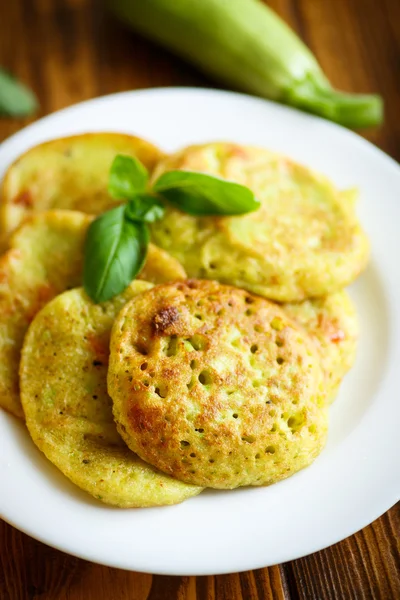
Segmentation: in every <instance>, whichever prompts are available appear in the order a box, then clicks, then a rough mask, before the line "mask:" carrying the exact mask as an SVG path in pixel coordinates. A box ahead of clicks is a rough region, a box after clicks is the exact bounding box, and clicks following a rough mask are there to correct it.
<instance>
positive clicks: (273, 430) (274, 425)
mask: <svg viewBox="0 0 400 600" xmlns="http://www.w3.org/2000/svg"><path fill="white" fill-rule="evenodd" d="M277 429H278V428H277V426H276V423H274V424H273V425H272V427H271V429H270V432H271V433H275V431H276V430H277Z"/></svg>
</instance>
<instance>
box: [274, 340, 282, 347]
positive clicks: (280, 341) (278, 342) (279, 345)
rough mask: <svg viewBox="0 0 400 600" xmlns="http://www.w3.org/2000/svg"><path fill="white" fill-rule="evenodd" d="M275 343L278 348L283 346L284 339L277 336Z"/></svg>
mask: <svg viewBox="0 0 400 600" xmlns="http://www.w3.org/2000/svg"><path fill="white" fill-rule="evenodd" d="M275 344H276V345H277V346H278V348H282V346H283V340H282V339H281V338H276V340H275Z"/></svg>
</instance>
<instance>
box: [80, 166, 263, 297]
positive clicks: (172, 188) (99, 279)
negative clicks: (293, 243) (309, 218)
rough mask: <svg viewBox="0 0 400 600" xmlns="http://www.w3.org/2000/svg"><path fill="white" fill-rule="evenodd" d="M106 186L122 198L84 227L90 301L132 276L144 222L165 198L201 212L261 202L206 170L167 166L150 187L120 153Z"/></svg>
mask: <svg viewBox="0 0 400 600" xmlns="http://www.w3.org/2000/svg"><path fill="white" fill-rule="evenodd" d="M108 191H109V194H110V196H112V197H113V198H116V199H117V200H125V201H126V203H125V204H123V205H120V206H117V207H116V208H113V209H111V210H109V211H107V212H105V213H103V214H102V215H100V216H99V217H97V218H96V219H95V220H94V221H93V222H92V223H91V224H90V226H89V229H88V234H87V238H86V243H85V258H84V269H83V285H84V288H85V290H86V293H87V294H88V295H89V296H90V298H92V300H93V301H94V302H105V301H107V300H110V299H111V298H113V297H114V296H116V295H117V294H119V293H120V292H122V291H123V290H124V289H125V288H126V287H127V285H128V284H129V283H130V282H131V281H132V280H133V279H135V277H136V275H137V274H138V273H139V272H140V270H141V269H142V267H143V264H144V262H145V260H146V255H147V248H148V245H149V239H150V233H149V227H148V223H153V222H154V221H157V220H159V219H162V218H163V216H164V213H165V205H166V203H167V204H168V203H169V204H171V205H173V206H174V207H175V208H177V209H179V210H181V211H182V212H185V213H187V214H190V215H194V216H202V217H204V216H221V215H225V216H228V215H242V214H245V213H248V212H252V211H254V210H257V209H258V208H259V206H260V203H259V201H258V200H257V199H256V198H255V197H254V194H253V193H252V192H251V190H249V189H248V188H246V187H244V186H243V185H239V184H238V183H233V182H231V181H225V180H224V179H220V178H218V177H213V176H211V175H206V174H205V173H196V172H192V171H168V172H166V173H163V174H162V175H161V176H160V177H159V178H158V179H157V180H156V181H155V183H154V184H153V186H152V187H151V188H150V186H149V174H148V171H147V169H146V167H145V166H144V165H143V164H142V163H141V162H140V161H139V160H138V159H137V158H132V157H130V156H123V155H117V156H116V157H115V159H114V162H113V164H112V165H111V170H110V174H109V181H108Z"/></svg>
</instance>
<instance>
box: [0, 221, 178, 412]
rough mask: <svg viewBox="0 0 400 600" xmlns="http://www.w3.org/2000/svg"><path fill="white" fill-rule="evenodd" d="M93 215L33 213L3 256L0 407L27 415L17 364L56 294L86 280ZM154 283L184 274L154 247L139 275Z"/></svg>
mask: <svg viewBox="0 0 400 600" xmlns="http://www.w3.org/2000/svg"><path fill="white" fill-rule="evenodd" d="M91 220H92V217H90V216H89V215H85V214H83V213H80V212H76V211H63V210H55V211H46V212H43V213H38V214H37V215H35V216H32V217H31V218H30V219H28V220H27V222H26V223H25V224H24V225H22V226H21V227H20V228H19V229H18V230H17V231H16V232H15V233H14V234H13V235H12V236H11V239H10V246H11V247H10V249H9V250H8V251H7V252H6V253H5V254H4V255H3V256H2V257H1V258H0V407H2V408H5V409H6V410H8V411H9V412H10V413H12V414H14V415H16V416H18V417H23V411H22V407H21V403H20V400H19V391H18V365H19V360H20V352H21V347H22V342H23V338H24V335H25V333H26V330H27V329H28V326H29V324H30V322H31V321H32V319H33V317H34V316H35V315H36V313H37V312H38V311H39V310H40V309H41V308H42V307H43V306H44V305H45V304H46V303H47V302H49V301H50V300H51V299H52V298H54V296H56V295H57V294H60V293H61V292H63V291H65V290H67V289H70V288H73V287H76V286H79V285H81V284H82V264H83V245H84V240H85V236H86V231H87V228H88V226H89V223H90V222H91ZM139 278H140V279H145V278H148V279H149V280H151V281H152V282H154V283H163V282H164V281H169V280H177V279H183V278H185V272H184V270H183V268H182V267H181V265H180V264H179V263H178V261H177V260H176V259H174V258H172V257H171V256H169V255H168V254H167V253H166V252H164V251H163V250H161V249H160V248H157V247H156V246H153V245H150V246H149V252H148V257H147V261H146V263H145V265H144V267H143V270H142V272H141V273H140V274H139Z"/></svg>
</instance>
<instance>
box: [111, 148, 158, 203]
mask: <svg viewBox="0 0 400 600" xmlns="http://www.w3.org/2000/svg"><path fill="white" fill-rule="evenodd" d="M148 180H149V173H148V171H147V169H146V167H145V166H144V165H143V164H142V163H141V162H140V160H138V159H137V158H134V157H132V156H124V155H122V154H117V156H116V157H115V158H114V161H113V163H112V165H111V169H110V175H109V178H108V192H109V194H110V196H112V197H113V198H117V199H118V200H121V199H129V198H133V197H134V196H136V194H140V193H141V192H144V191H145V189H146V186H147V182H148Z"/></svg>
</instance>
